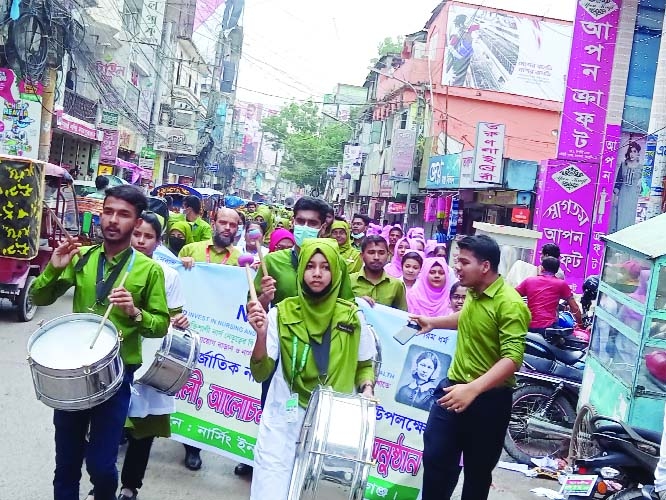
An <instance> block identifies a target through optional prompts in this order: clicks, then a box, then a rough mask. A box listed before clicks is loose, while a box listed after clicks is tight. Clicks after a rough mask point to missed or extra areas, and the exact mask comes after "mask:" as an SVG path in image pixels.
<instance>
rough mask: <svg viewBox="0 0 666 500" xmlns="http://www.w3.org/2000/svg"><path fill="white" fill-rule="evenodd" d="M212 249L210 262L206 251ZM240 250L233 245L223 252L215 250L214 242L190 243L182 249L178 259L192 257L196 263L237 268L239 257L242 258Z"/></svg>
mask: <svg viewBox="0 0 666 500" xmlns="http://www.w3.org/2000/svg"><path fill="white" fill-rule="evenodd" d="M207 248H209V249H210V251H209V252H210V260H209V258H208V255H207V254H208V252H206V249H207ZM240 255H241V253H240V250H238V249H237V248H235V247H234V246H233V245H232V246H228V247H227V248H225V249H224V250H223V251H222V252H218V251H217V250H215V245H213V240H212V239H210V240H208V241H199V242H196V243H190V244H189V245H185V246H184V247H183V248H181V249H180V252H179V253H178V257H192V258H193V259H194V262H208V263H210V264H226V265H228V266H237V265H238V257H240Z"/></svg>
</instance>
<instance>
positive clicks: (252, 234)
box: [247, 229, 268, 276]
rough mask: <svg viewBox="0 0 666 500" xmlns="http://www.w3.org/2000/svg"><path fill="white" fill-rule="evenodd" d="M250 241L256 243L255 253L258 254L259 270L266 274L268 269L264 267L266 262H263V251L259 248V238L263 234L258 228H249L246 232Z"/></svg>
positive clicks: (260, 238) (261, 237)
mask: <svg viewBox="0 0 666 500" xmlns="http://www.w3.org/2000/svg"><path fill="white" fill-rule="evenodd" d="M247 235H248V237H249V238H250V241H254V242H255V243H256V245H257V254H259V262H260V263H261V270H262V271H263V272H264V276H268V269H266V263H265V262H264V253H263V251H262V249H261V240H262V239H263V235H262V234H261V231H259V230H258V229H250V230H249V231H248V232H247Z"/></svg>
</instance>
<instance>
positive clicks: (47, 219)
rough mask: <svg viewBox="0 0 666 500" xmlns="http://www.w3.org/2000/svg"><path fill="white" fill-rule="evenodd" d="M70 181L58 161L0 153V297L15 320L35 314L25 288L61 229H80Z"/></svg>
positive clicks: (57, 240)
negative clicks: (14, 312)
mask: <svg viewBox="0 0 666 500" xmlns="http://www.w3.org/2000/svg"><path fill="white" fill-rule="evenodd" d="M72 184H73V179H72V177H71V176H70V175H69V173H68V172H67V170H66V169H64V168H62V167H59V166H57V165H52V164H50V163H46V162H42V161H38V160H31V159H28V158H22V157H13V156H4V155H3V156H0V211H2V212H3V213H2V217H0V298H4V299H8V300H9V301H10V302H12V304H14V305H15V306H16V309H17V316H18V319H19V320H20V321H30V320H31V319H32V318H33V317H34V316H35V312H36V311H37V306H35V305H34V304H33V303H32V301H31V300H30V287H31V286H32V283H33V282H34V280H35V278H36V277H37V276H38V275H39V274H40V273H41V272H42V271H43V270H44V268H45V267H46V265H47V264H48V262H49V261H50V259H51V255H52V253H53V249H54V248H56V247H57V246H58V245H59V244H60V242H61V241H63V240H64V239H65V238H66V237H67V235H66V234H65V232H64V231H63V229H64V230H65V231H67V232H68V233H69V234H70V235H71V236H77V235H78V233H79V221H78V216H77V209H76V196H75V194H74V189H73V185H72ZM56 218H57V221H56V220H55V219H56Z"/></svg>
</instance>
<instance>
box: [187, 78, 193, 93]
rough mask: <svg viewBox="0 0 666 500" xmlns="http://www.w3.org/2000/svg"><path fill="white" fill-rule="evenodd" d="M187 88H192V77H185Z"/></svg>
mask: <svg viewBox="0 0 666 500" xmlns="http://www.w3.org/2000/svg"><path fill="white" fill-rule="evenodd" d="M187 88H188V89H191V88H192V75H191V74H190V75H187Z"/></svg>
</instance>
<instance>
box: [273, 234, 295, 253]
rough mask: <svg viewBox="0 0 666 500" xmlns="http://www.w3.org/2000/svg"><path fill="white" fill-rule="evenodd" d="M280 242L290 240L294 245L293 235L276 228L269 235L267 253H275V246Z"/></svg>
mask: <svg viewBox="0 0 666 500" xmlns="http://www.w3.org/2000/svg"><path fill="white" fill-rule="evenodd" d="M282 240H290V241H291V242H292V243H294V244H296V242H295V240H294V235H293V234H292V233H291V231H287V230H286V229H282V228H277V229H276V230H275V231H273V232H272V233H271V236H270V241H269V243H268V251H269V252H275V248H276V247H277V244H278V243H280V242H281V241H282Z"/></svg>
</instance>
